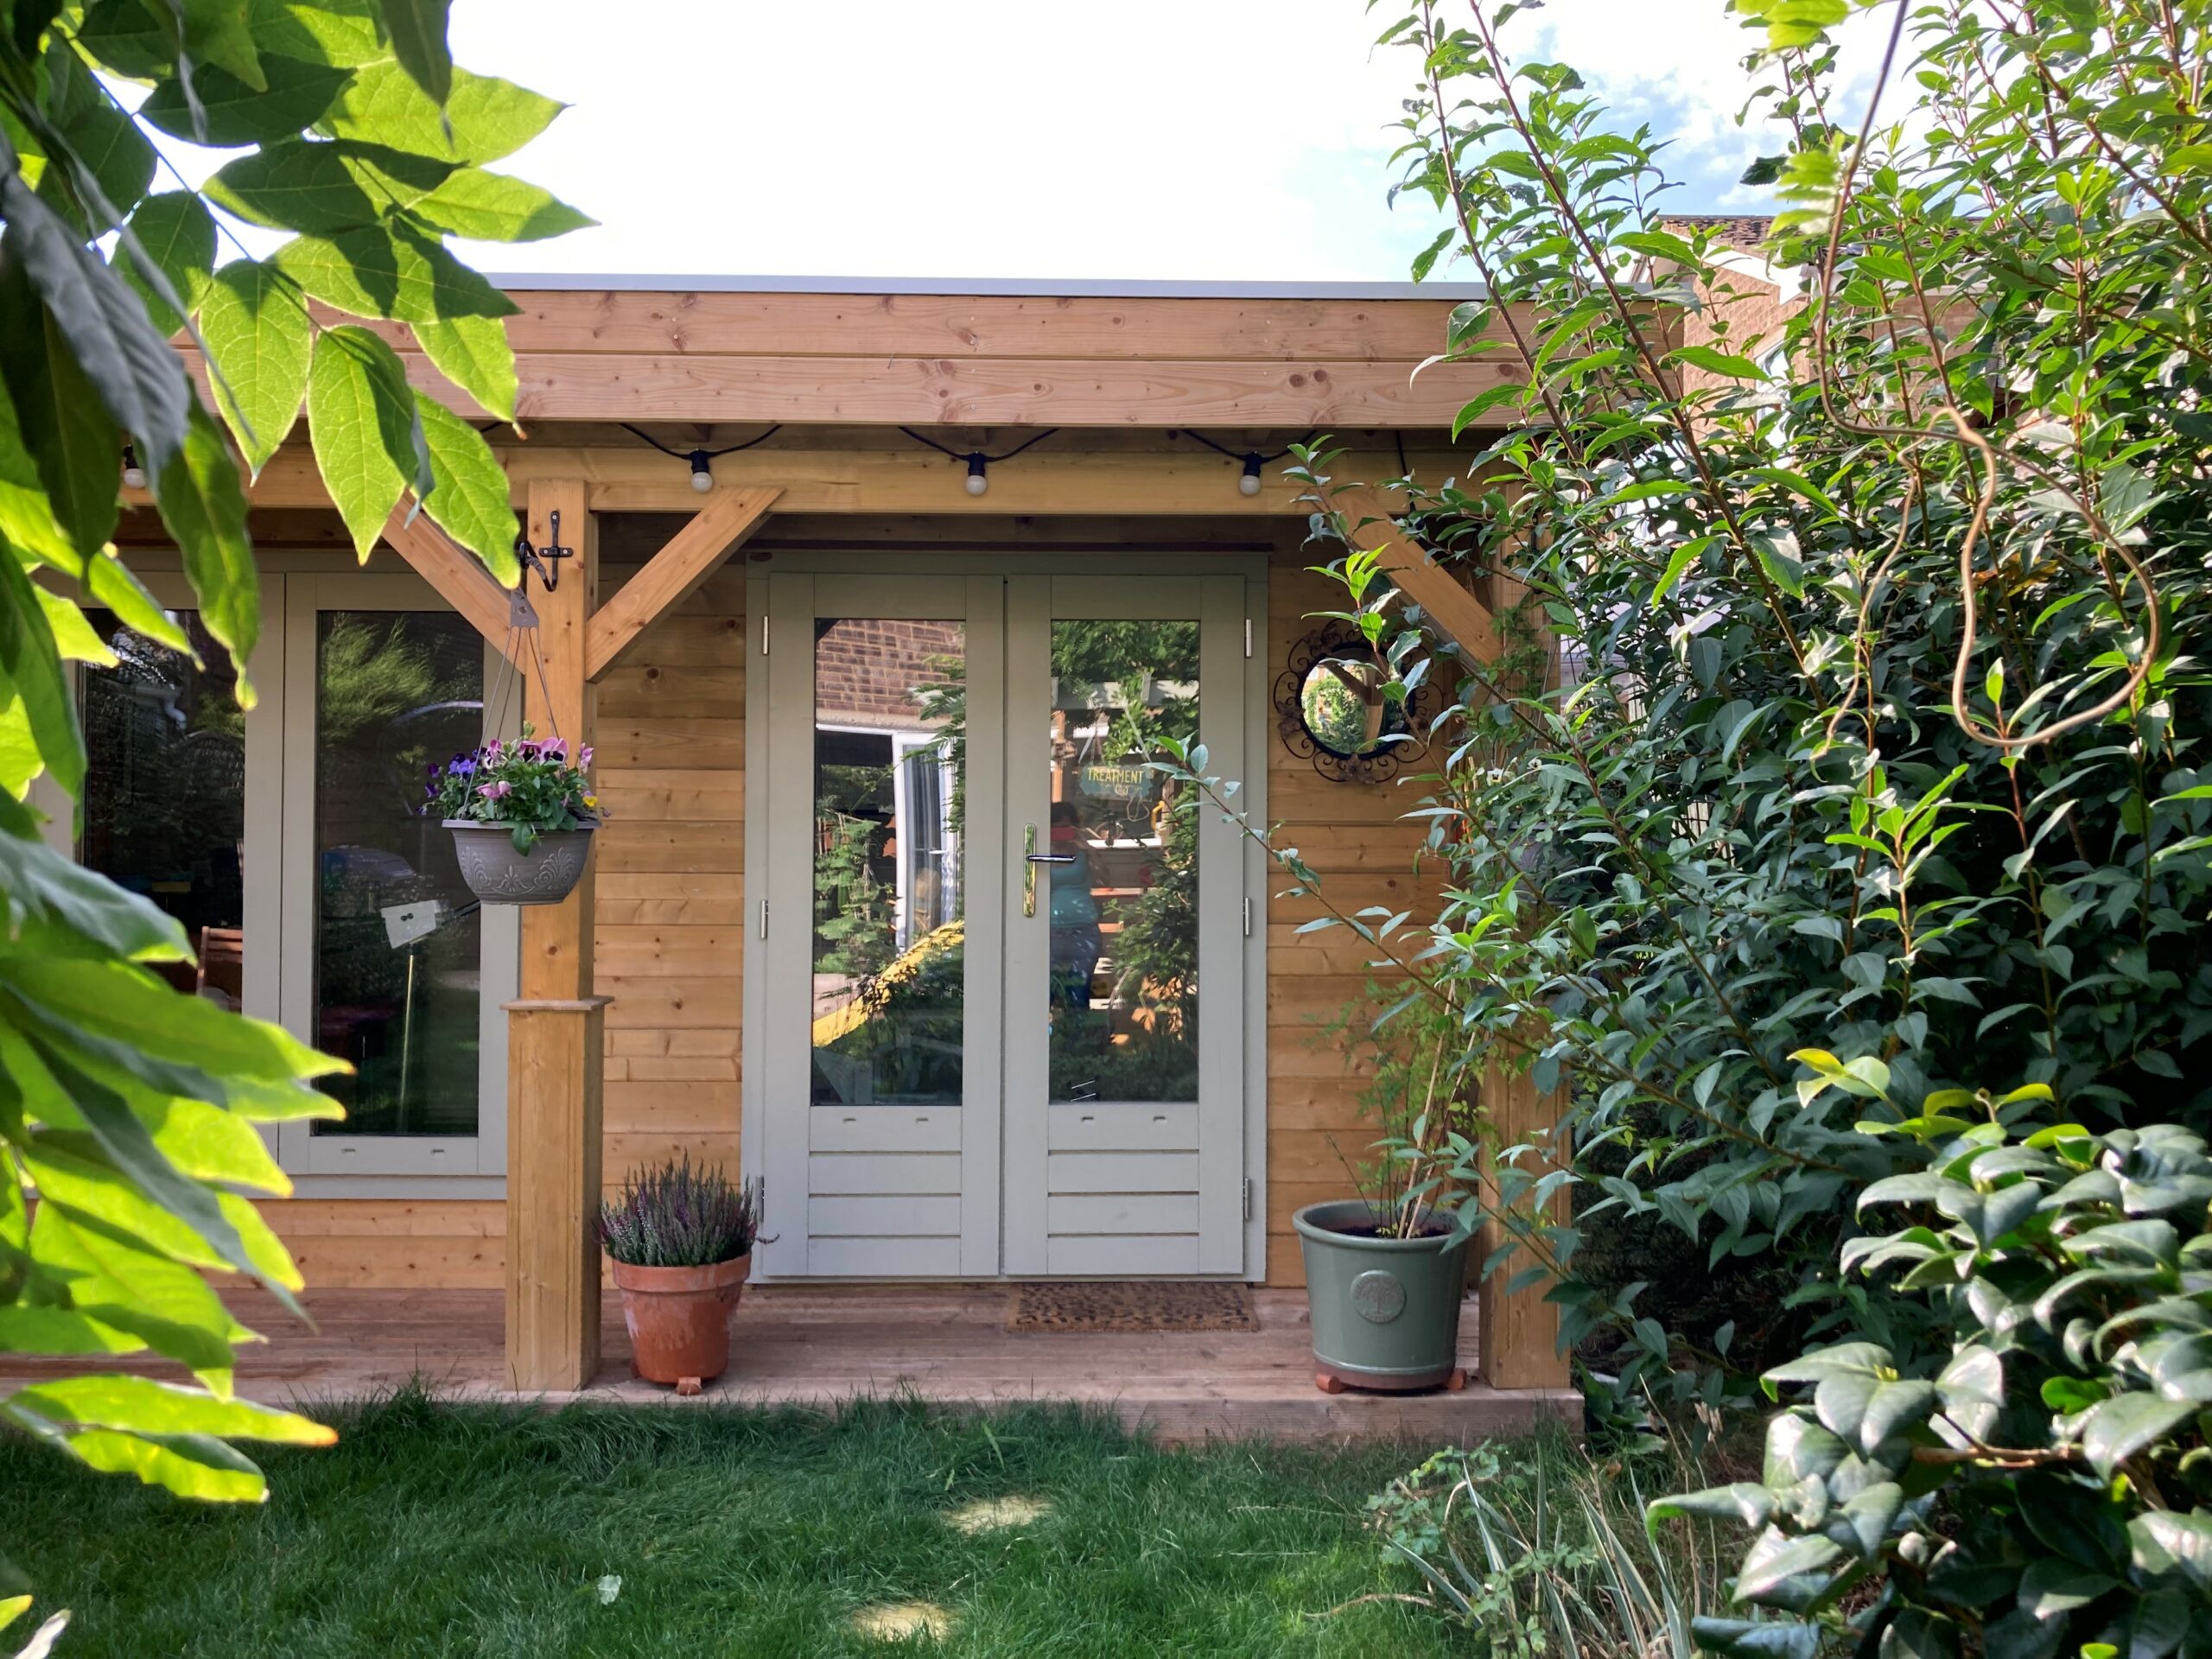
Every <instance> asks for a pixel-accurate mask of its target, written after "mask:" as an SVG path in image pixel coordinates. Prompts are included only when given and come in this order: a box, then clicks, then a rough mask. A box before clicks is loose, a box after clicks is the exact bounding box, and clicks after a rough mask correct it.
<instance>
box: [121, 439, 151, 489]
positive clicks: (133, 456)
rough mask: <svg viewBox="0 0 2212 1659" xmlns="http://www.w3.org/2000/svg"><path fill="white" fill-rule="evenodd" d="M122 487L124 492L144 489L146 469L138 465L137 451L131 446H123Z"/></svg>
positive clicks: (135, 447)
mask: <svg viewBox="0 0 2212 1659" xmlns="http://www.w3.org/2000/svg"><path fill="white" fill-rule="evenodd" d="M123 487H124V489H126V490H143V489H144V488H145V487H146V469H145V468H144V467H141V466H140V465H139V464H138V450H137V446H135V445H133V444H128V443H126V444H124V446H123Z"/></svg>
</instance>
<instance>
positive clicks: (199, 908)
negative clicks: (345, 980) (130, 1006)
mask: <svg viewBox="0 0 2212 1659" xmlns="http://www.w3.org/2000/svg"><path fill="white" fill-rule="evenodd" d="M88 614H89V617H90V620H91V621H92V626H93V627H94V629H95V630H97V631H98V632H99V636H100V638H101V639H105V641H106V642H107V644H108V646H109V648H110V649H111V650H112V651H113V652H115V655H116V658H117V662H116V665H115V666H114V667H112V668H93V669H89V670H87V671H86V675H85V681H84V719H85V747H86V757H87V759H88V760H89V761H90V763H91V765H90V771H89V772H88V773H87V776H86V789H85V828H84V836H83V840H82V842H81V843H80V845H79V857H80V858H81V859H82V861H83V862H84V864H85V866H86V868H88V869H94V870H98V871H99V873H100V874H102V875H105V876H107V877H108V878H110V879H111V880H113V881H115V882H116V883H117V884H118V886H121V887H127V888H129V889H130V891H131V892H133V893H143V894H144V895H145V896H146V897H147V898H149V899H152V900H153V901H154V902H155V903H156V904H157V905H159V906H161V907H162V909H163V910H165V911H167V912H168V913H169V914H170V915H172V916H174V917H175V918H177V920H178V921H180V922H181V923H182V924H183V925H184V930H185V933H186V936H187V937H188V938H189V939H190V940H191V941H192V947H193V950H194V956H195V958H196V959H195V960H194V961H193V962H189V963H162V964H160V965H159V966H158V967H157V968H156V971H157V972H159V973H162V974H163V975H165V976H168V978H169V979H170V980H171V982H173V983H175V985H176V986H177V987H178V988H179V989H181V990H187V991H196V992H198V993H199V994H200V995H203V996H207V997H208V998H210V999H212V1000H213V1001H219V1002H221V1003H223V1004H225V1005H226V1006H227V1007H238V1000H239V997H240V995H241V994H242V986H241V983H240V978H241V974H242V969H243V963H244V959H245V880H244V871H243V868H242V864H243V859H242V843H243V842H244V840H245V715H244V714H242V713H241V712H240V711H239V709H238V677H237V675H236V674H234V673H233V672H232V669H231V662H230V657H229V655H228V653H226V652H225V651H224V650H223V649H222V647H221V646H219V645H217V644H216V643H215V642H214V640H213V639H211V638H210V637H209V636H208V633H207V629H205V628H204V627H202V626H200V613H198V612H196V611H183V612H179V613H176V614H175V620H176V622H177V623H178V624H179V625H180V626H181V627H182V628H183V629H184V632H185V633H186V635H187V637H188V638H189V639H191V641H192V645H193V650H194V652H195V653H196V654H197V655H198V657H199V658H200V661H199V663H198V664H194V661H193V659H192V658H191V657H190V656H188V655H186V654H185V653H184V652H181V651H176V650H173V649H172V648H170V647H169V646H168V645H162V644H159V643H158V642H156V641H155V640H152V639H147V638H146V637H145V636H144V635H143V634H140V633H136V632H132V631H131V630H130V629H129V628H126V627H124V626H121V625H120V624H119V623H118V622H117V621H116V620H115V618H114V617H113V616H112V615H111V614H110V613H107V612H105V611H93V612H91V613H88Z"/></svg>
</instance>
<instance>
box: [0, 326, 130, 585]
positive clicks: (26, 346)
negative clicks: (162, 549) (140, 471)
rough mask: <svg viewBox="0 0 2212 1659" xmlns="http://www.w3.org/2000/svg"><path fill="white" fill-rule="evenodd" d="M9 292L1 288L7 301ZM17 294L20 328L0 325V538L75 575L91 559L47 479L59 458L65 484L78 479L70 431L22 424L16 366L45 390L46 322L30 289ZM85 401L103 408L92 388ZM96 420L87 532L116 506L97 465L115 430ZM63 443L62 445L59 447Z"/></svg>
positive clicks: (89, 436) (90, 437) (90, 439)
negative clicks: (44, 461) (47, 469)
mask: <svg viewBox="0 0 2212 1659" xmlns="http://www.w3.org/2000/svg"><path fill="white" fill-rule="evenodd" d="M8 291H9V290H8V289H7V288H6V287H5V286H4V285H0V296H5V295H6V294H7V293H8ZM15 292H16V300H15V302H16V303H18V304H21V305H22V306H23V307H24V310H23V311H22V313H21V314H20V315H17V316H16V318H15V320H14V325H15V326H13V327H11V326H10V322H9V321H6V320H4V319H0V537H4V538H5V539H6V540H8V541H10V542H12V543H15V545H16V547H18V548H19V549H21V550H22V551H23V552H25V553H27V554H29V556H31V557H33V558H35V559H40V560H43V561H44V562H45V563H48V564H50V565H53V566H54V568H55V569H63V570H71V571H74V570H78V569H82V568H83V565H84V560H85V554H83V553H80V552H79V550H78V542H77V539H76V537H74V536H73V534H72V532H71V531H70V529H69V527H68V526H67V524H64V523H63V522H62V521H61V519H60V518H58V517H57V516H56V515H55V502H54V499H53V497H51V496H49V495H48V493H47V485H46V482H45V480H44V479H42V478H41V476H40V463H41V458H42V457H44V458H48V459H52V460H54V461H57V462H58V463H59V464H60V472H61V474H62V477H63V479H64V480H65V486H66V480H67V479H68V478H69V477H70V476H71V474H70V471H69V467H68V465H67V441H68V437H69V432H68V430H67V429H61V428H60V427H59V425H58V423H57V426H56V427H55V428H48V429H44V430H37V429H34V432H26V431H25V430H24V429H23V427H22V423H21V422H20V421H19V420H18V419H17V418H16V399H15V393H14V391H13V390H12V389H11V387H10V384H9V382H10V365H11V361H13V366H14V368H15V370H16V374H17V376H18V378H23V379H25V380H28V381H29V382H30V383H32V389H33V390H34V391H36V390H40V389H41V388H43V387H44V383H45V379H46V376H45V368H46V360H45V347H46V339H45V334H46V327H47V323H46V316H45V313H44V312H43V311H42V310H41V308H39V305H38V302H36V301H35V300H34V299H32V298H31V297H30V296H29V292H28V291H27V290H26V289H23V288H22V287H21V286H20V285H18V286H17V288H16V290H15ZM25 325H29V326H28V327H26V326H25ZM11 336H13V337H14V341H15V344H14V347H13V348H11V346H10V337H11ZM16 350H20V351H22V352H26V353H29V361H27V362H26V361H22V360H17V359H14V352H15V351H16ZM84 401H85V403H86V404H87V405H96V404H97V400H96V399H95V398H94V397H92V391H91V388H90V387H86V389H85V397H84ZM92 417H93V418H92V421H91V423H89V425H90V428H91V429H90V430H89V432H87V433H86V434H84V440H85V442H86V444H87V445H88V447H89V448H90V453H89V454H88V456H87V457H86V470H85V474H84V480H83V481H84V484H85V487H86V490H87V492H89V499H87V500H86V501H85V502H82V503H80V504H79V505H80V506H81V507H82V508H83V509H84V510H85V511H86V512H87V513H88V514H89V516H90V518H92V521H93V522H92V524H88V525H86V532H87V533H88V532H89V531H91V530H92V528H94V527H96V526H97V524H98V522H99V520H100V519H102V518H106V517H108V516H109V515H111V513H112V512H113V511H114V507H115V498H114V495H113V493H112V492H106V493H105V499H103V492H102V491H101V489H100V486H99V481H98V480H99V479H100V478H101V477H102V476H103V475H104V474H105V467H104V466H99V465H98V464H97V463H98V461H99V457H100V455H101V454H103V453H104V448H105V445H106V444H108V443H110V442H113V439H114V434H115V429H114V428H113V427H111V426H110V425H108V424H107V422H106V420H105V418H104V417H102V416H100V413H99V409H98V408H97V406H94V407H92ZM34 439H35V440H36V442H35V441H34ZM57 440H60V442H58V443H57V442H56V441H57ZM56 451H58V452H59V453H55V452H56ZM64 505H67V502H66V500H65V503H64ZM88 545H89V546H90V547H93V548H97V546H98V545H99V543H98V542H97V541H91V542H89V543H88Z"/></svg>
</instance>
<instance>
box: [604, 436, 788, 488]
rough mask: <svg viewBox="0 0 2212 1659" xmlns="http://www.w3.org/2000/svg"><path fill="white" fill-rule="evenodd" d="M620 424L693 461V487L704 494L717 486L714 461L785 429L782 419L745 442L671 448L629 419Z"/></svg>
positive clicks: (677, 457)
mask: <svg viewBox="0 0 2212 1659" xmlns="http://www.w3.org/2000/svg"><path fill="white" fill-rule="evenodd" d="M620 426H621V428H622V429H623V430H624V431H625V432H627V433H628V434H629V435H631V436H632V437H633V438H643V439H644V440H645V442H647V443H650V444H651V445H652V447H653V448H656V449H658V450H659V451H660V452H661V454H664V455H667V456H670V457H671V458H672V459H674V460H677V461H690V463H691V487H692V488H693V489H695V490H696V491H698V492H699V493H700V494H702V495H704V494H705V493H707V492H708V491H709V490H711V489H713V488H714V487H715V474H714V467H713V466H712V465H711V463H712V462H714V461H716V460H719V459H720V458H721V456H723V455H734V454H736V453H737V452H738V451H739V450H741V449H750V448H753V445H754V444H756V443H766V442H768V440H769V439H771V438H772V437H774V436H775V435H776V434H777V433H779V432H780V431H782V430H783V429H784V423H782V422H781V421H779V422H777V423H775V425H773V426H772V427H770V428H769V429H767V430H766V432H763V433H762V434H760V436H759V437H757V438H747V440H746V441H745V442H743V443H729V444H724V445H723V446H722V447H721V448H719V449H671V448H669V447H668V446H667V445H666V444H664V443H663V442H661V441H660V440H659V439H658V438H657V437H655V436H653V435H652V433H650V432H648V431H645V429H643V428H641V427H635V426H632V425H631V424H630V423H629V422H627V421H623V422H621V423H620Z"/></svg>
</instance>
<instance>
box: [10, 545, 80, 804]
mask: <svg viewBox="0 0 2212 1659" xmlns="http://www.w3.org/2000/svg"><path fill="white" fill-rule="evenodd" d="M0 695H4V696H5V697H6V698H7V699H8V700H9V701H10V702H17V703H20V704H21V705H22V711H23V718H24V720H25V722H26V723H27V724H28V726H29V729H30V734H31V736H32V739H33V741H35V743H36V744H37V746H38V754H39V758H40V759H41V760H43V761H44V762H45V765H46V769H47V770H48V772H52V773H53V775H54V782H55V783H57V784H59V785H61V787H62V788H63V789H65V790H67V791H68V793H69V795H70V798H72V799H75V798H79V797H80V796H81V795H82V794H83V793H84V789H85V740H84V735H83V734H82V733H81V732H80V731H79V729H78V727H77V704H76V698H75V697H74V696H73V695H72V693H71V690H70V680H69V675H68V671H67V669H66V668H64V667H63V666H62V662H61V654H60V652H59V651H58V650H57V649H56V648H55V643H54V631H53V629H52V627H51V626H49V625H48V622H47V619H46V613H45V611H44V609H43V608H41V606H40V604H39V602H38V595H37V594H35V593H34V592H33V591H32V589H31V583H30V578H29V576H27V575H25V574H24V573H23V567H22V563H21V562H20V561H19V560H18V559H17V558H16V554H15V550H13V549H12V548H9V547H5V546H0ZM0 781H4V782H5V784H6V785H7V787H8V789H9V791H10V792H11V793H14V794H16V795H20V794H21V793H22V786H23V785H25V784H28V783H29V779H28V778H18V777H9V778H7V779H3V780H0Z"/></svg>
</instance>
